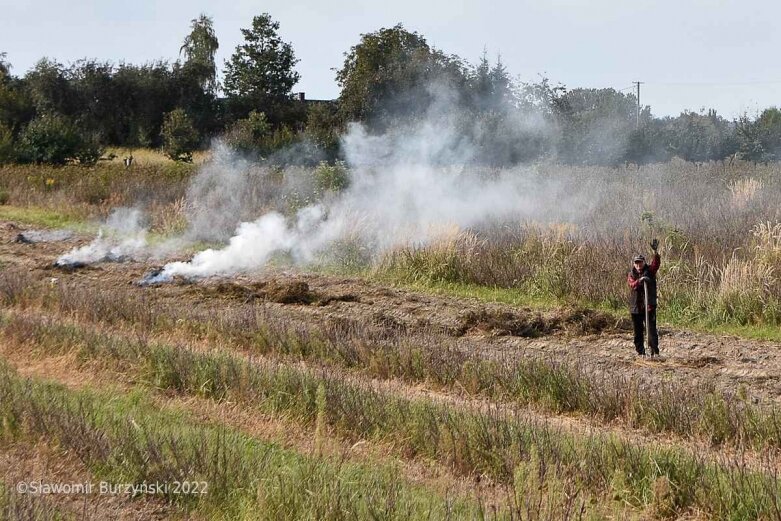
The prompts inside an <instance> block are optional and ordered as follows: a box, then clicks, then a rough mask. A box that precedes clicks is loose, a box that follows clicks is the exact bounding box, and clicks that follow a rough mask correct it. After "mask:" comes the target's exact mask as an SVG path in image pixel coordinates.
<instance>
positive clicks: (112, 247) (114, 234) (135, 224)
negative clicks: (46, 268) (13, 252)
mask: <svg viewBox="0 0 781 521" xmlns="http://www.w3.org/2000/svg"><path fill="white" fill-rule="evenodd" d="M141 223H142V213H141V211H140V210H138V209H135V208H116V209H115V210H114V211H112V212H111V215H110V216H109V218H108V219H107V220H106V222H105V224H104V225H102V226H101V227H100V229H99V230H98V236H97V237H96V238H95V239H94V240H93V241H92V242H90V243H89V244H87V245H86V246H82V247H80V248H74V249H73V250H71V251H69V252H68V253H65V254H64V255H61V256H60V257H59V258H58V259H57V260H56V261H55V263H54V264H55V265H56V266H63V267H69V266H70V267H73V266H83V265H86V264H92V263H96V262H124V261H126V260H130V259H134V258H137V257H139V256H144V255H145V251H146V245H147V243H146V230H145V229H144V228H143V226H142V224H141Z"/></svg>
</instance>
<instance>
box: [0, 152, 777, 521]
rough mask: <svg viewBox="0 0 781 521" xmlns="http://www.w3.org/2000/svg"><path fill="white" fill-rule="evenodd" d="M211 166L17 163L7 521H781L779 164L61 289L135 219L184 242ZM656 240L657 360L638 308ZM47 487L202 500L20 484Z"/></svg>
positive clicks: (6, 418) (610, 179)
mask: <svg viewBox="0 0 781 521" xmlns="http://www.w3.org/2000/svg"><path fill="white" fill-rule="evenodd" d="M118 155H121V154H118ZM134 156H135V153H134ZM139 157H141V156H140V155H139ZM196 168H197V167H196V166H181V165H176V164H173V163H171V164H170V165H169V164H166V163H163V162H161V163H154V162H152V161H149V162H147V163H143V162H142V161H141V160H140V159H139V161H138V164H137V165H136V166H135V167H134V168H131V169H130V170H128V171H125V170H124V168H123V167H121V165H114V164H101V165H100V166H98V167H95V168H94V169H84V168H80V167H65V168H58V169H49V168H45V167H0V193H3V194H5V196H4V204H3V205H0V358H2V363H0V512H2V516H0V517H3V518H7V519H20V520H21V519H291V520H292V519H519V520H535V519H539V520H545V519H725V520H727V519H729V520H737V519H779V518H781V514H779V512H781V483H780V482H779V477H778V476H779V470H781V455H780V454H781V452H780V451H781V412H779V406H781V350H779V340H781V336H779V334H778V326H779V323H781V307H779V302H781V281H779V279H778V278H777V277H778V274H777V272H776V269H777V268H776V267H777V265H778V260H779V258H781V225H780V224H779V218H780V217H781V216H780V215H779V208H781V205H778V204H777V203H778V202H781V189H779V186H781V185H779V183H778V180H779V173H780V171H779V169H778V167H777V166H776V165H769V166H761V165H759V166H754V165H747V164H740V165H733V166H730V165H721V164H712V165H702V166H697V165H690V164H683V163H681V164H677V163H676V164H670V165H655V166H649V167H643V170H642V172H641V173H642V174H643V176H642V179H643V180H640V179H641V177H640V176H639V175H638V173H637V170H636V169H635V167H627V168H626V169H616V170H606V169H602V170H601V169H585V168H584V169H570V170H569V171H568V172H566V174H564V173H561V172H556V171H554V170H553V168H552V167H540V170H541V174H540V175H545V176H549V177H551V176H557V175H561V176H564V175H566V176H567V177H568V178H575V179H578V183H579V184H581V185H583V186H585V187H592V188H593V187H596V186H601V187H602V189H603V190H604V193H608V194H623V196H622V198H621V199H620V200H619V199H618V198H617V196H615V197H614V196H610V197H605V198H603V199H601V201H602V202H601V203H600V205H599V206H598V207H597V208H594V209H593V211H592V213H590V214H589V215H588V217H587V218H584V219H582V220H581V221H580V222H578V223H576V224H573V223H569V224H561V223H559V224H554V225H551V224H543V223H530V222H527V223H520V224H517V225H516V226H513V227H510V226H505V225H501V224H497V225H490V226H486V227H483V228H476V229H470V230H457V231H455V232H454V233H453V234H451V235H448V236H444V237H442V238H441V239H440V240H437V241H433V242H430V243H428V244H426V245H409V246H404V247H400V248H397V249H393V250H392V251H387V252H384V253H383V254H382V255H380V256H378V257H376V258H373V259H371V260H369V261H361V260H360V255H358V254H355V255H353V254H352V253H351V252H352V250H350V248H351V246H350V245H347V244H343V245H340V252H341V253H342V255H341V256H338V255H337V256H334V255H330V256H328V257H327V258H328V262H327V263H324V264H323V265H319V266H298V267H295V268H293V267H290V266H287V265H284V264H279V263H277V264H275V265H274V266H273V267H269V268H268V269H265V270H260V271H257V272H253V273H245V274H241V275H237V276H233V277H230V278H225V277H222V278H220V277H210V278H207V279H202V280H197V281H191V280H185V279H176V280H175V281H174V282H173V283H170V284H163V285H153V286H146V287H140V286H138V285H136V284H134V282H136V281H138V280H139V279H141V278H142V277H143V276H144V274H146V273H148V272H149V271H150V270H151V269H153V268H156V267H159V265H160V263H161V260H159V259H136V260H133V259H129V260H127V261H126V262H112V263H97V264H93V265H89V266H85V267H82V268H80V269H62V268H57V267H55V266H53V261H54V260H55V259H56V258H57V257H58V256H59V255H60V254H62V253H63V252H64V251H66V250H68V249H70V248H73V247H75V246H79V245H84V244H87V243H89V241H90V240H91V239H92V238H93V236H94V231H95V229H96V224H95V223H97V222H99V220H100V219H103V218H105V217H106V216H107V215H108V214H109V213H110V209H111V208H114V207H116V206H123V205H132V204H137V203H138V202H139V201H142V202H143V203H144V205H145V209H146V210H147V215H148V216H149V217H148V219H149V223H148V224H149V230H150V232H151V233H152V234H153V236H157V237H166V236H169V235H174V234H177V233H179V232H181V231H182V230H184V229H185V228H186V226H187V219H188V201H187V187H188V182H189V179H190V176H191V175H192V173H193V172H194V170H195V169H196ZM546 168H551V170H550V171H547V170H546ZM670 179H676V180H678V181H676V184H674V185H673V184H670V183H666V182H665V181H667V180H670ZM50 180H51V181H50ZM637 184H640V185H643V186H645V187H646V190H644V191H641V193H638V192H637V191H635V190H634V187H636V186H637ZM649 194H650V195H649ZM635 198H640V199H643V198H645V199H649V198H650V199H651V200H646V201H645V203H644V204H638V205H634V203H635V202H636V201H635ZM628 208H631V209H628ZM60 228H68V229H70V230H72V231H73V233H72V234H70V235H68V236H65V237H58V238H57V239H56V240H49V241H38V242H33V243H31V244H30V243H23V242H17V241H16V239H17V237H18V236H19V234H20V233H25V232H28V233H29V232H30V231H33V230H51V229H60ZM651 236H658V237H659V238H660V239H661V240H662V255H663V262H664V264H663V268H662V271H661V272H660V306H661V307H662V309H661V311H660V313H661V314H660V321H661V323H662V325H661V331H660V333H661V341H662V355H663V356H662V357H660V358H656V359H646V358H640V357H637V356H636V355H635V354H634V350H633V347H632V345H631V324H630V323H629V320H628V318H629V317H628V314H627V313H626V311H625V308H624V306H625V304H624V302H625V296H626V295H625V273H626V263H627V262H626V259H627V257H630V256H631V255H632V254H633V253H634V252H635V251H636V250H637V249H639V248H643V247H644V244H645V242H647V239H648V238H649V237H651ZM186 258H187V257H186V256H185V255H184V254H183V253H181V252H175V253H171V254H170V255H169V257H168V258H166V259H165V260H171V259H174V260H175V259H186ZM573 265H577V266H578V267H579V269H576V270H573V269H571V267H572V266H573ZM38 480H41V481H42V482H73V483H75V482H87V481H92V482H95V483H98V482H100V481H106V482H111V483H136V484H138V483H175V482H187V483H188V485H187V487H189V488H188V491H189V493H176V492H175V491H172V490H170V489H169V490H165V491H162V492H161V493H158V494H144V493H140V494H137V495H136V496H135V497H132V495H129V494H97V493H93V494H86V495H85V494H50V495H45V494H41V495H35V494H24V493H20V492H19V491H18V490H17V489H16V484H17V483H18V482H20V481H38ZM192 483H195V484H197V485H195V487H196V489H197V488H198V487H202V490H195V491H194V490H192V485H191V484H192ZM179 492H181V491H179ZM200 492H203V493H200Z"/></svg>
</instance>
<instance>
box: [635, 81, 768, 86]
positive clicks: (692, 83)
mask: <svg viewBox="0 0 781 521" xmlns="http://www.w3.org/2000/svg"><path fill="white" fill-rule="evenodd" d="M646 83H647V84H648V85H669V86H692V87H708V86H710V87H720V86H730V85H777V84H781V80H752V81H732V82H729V81H728V82H715V81H713V82H709V81H649V82H646Z"/></svg>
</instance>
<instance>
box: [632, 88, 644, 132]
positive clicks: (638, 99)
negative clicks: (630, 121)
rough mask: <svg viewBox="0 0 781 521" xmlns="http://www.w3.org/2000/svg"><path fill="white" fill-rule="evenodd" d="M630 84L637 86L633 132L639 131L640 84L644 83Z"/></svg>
mask: <svg viewBox="0 0 781 521" xmlns="http://www.w3.org/2000/svg"><path fill="white" fill-rule="evenodd" d="M632 83H634V84H635V85H637V114H636V119H635V130H640V84H641V83H645V82H644V81H633V82H632Z"/></svg>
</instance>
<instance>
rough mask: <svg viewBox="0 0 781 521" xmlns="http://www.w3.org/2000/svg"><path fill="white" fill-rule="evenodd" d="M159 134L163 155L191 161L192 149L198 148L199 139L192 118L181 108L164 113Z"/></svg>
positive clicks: (175, 159)
mask: <svg viewBox="0 0 781 521" xmlns="http://www.w3.org/2000/svg"><path fill="white" fill-rule="evenodd" d="M160 134H161V136H162V138H163V152H164V153H165V155H167V156H168V157H170V158H171V159H173V160H174V161H185V162H190V161H192V159H193V151H195V150H196V149H197V148H198V145H199V144H200V140H199V137H198V132H197V131H196V130H195V126H194V125H193V122H192V120H191V119H190V117H189V116H188V115H187V113H186V112H185V111H184V110H183V109H181V108H177V109H174V110H172V111H171V112H168V113H167V114H166V115H165V118H164V120H163V127H162V129H161V131H160Z"/></svg>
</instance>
